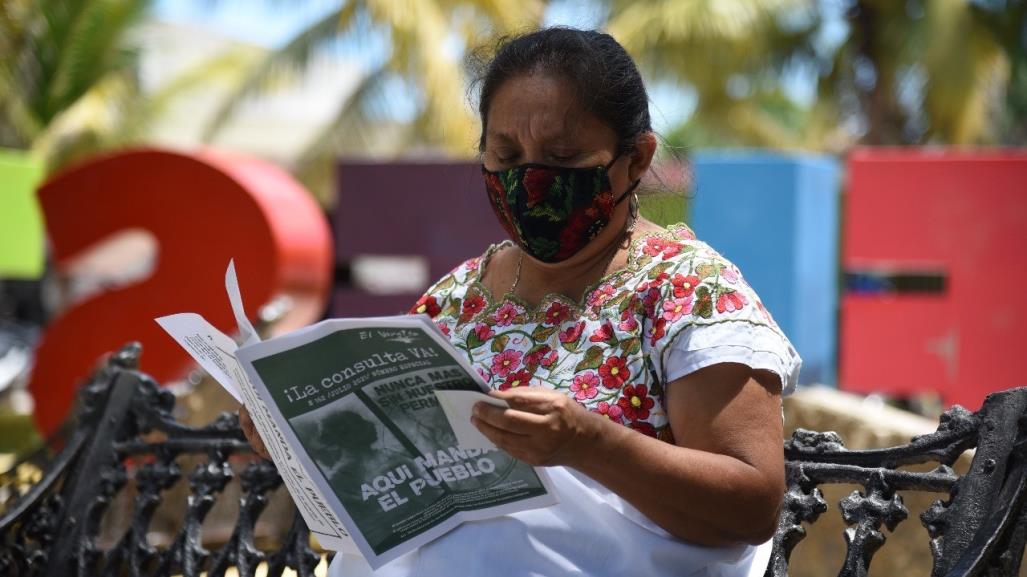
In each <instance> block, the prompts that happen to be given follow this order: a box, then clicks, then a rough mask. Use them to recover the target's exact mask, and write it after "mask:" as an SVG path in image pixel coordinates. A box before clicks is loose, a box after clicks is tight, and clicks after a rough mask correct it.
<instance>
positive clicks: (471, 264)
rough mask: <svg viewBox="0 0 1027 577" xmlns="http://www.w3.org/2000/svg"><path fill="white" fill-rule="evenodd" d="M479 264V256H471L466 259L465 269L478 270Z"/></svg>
mask: <svg viewBox="0 0 1027 577" xmlns="http://www.w3.org/2000/svg"><path fill="white" fill-rule="evenodd" d="M480 264H481V257H478V258H472V259H471V260H469V261H467V270H478V265H480Z"/></svg>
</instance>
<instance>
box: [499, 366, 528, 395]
mask: <svg viewBox="0 0 1027 577" xmlns="http://www.w3.org/2000/svg"><path fill="white" fill-rule="evenodd" d="M530 381H531V372H529V371H515V372H513V373H511V374H510V376H509V377H507V378H506V380H505V381H503V384H501V385H499V390H500V391H505V390H507V389H512V388H514V387H526V386H528V383H529V382H530Z"/></svg>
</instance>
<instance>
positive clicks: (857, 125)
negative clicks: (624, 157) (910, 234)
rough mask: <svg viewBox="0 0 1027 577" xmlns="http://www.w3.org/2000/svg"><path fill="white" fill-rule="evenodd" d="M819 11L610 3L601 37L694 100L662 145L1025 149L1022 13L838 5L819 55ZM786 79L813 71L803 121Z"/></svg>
mask: <svg viewBox="0 0 1027 577" xmlns="http://www.w3.org/2000/svg"><path fill="white" fill-rule="evenodd" d="M828 4H829V3H827V2H824V1H822V0H821V1H817V0H636V1H629V0H611V4H610V5H611V17H610V20H609V25H608V28H609V30H610V31H611V32H612V33H613V34H614V35H615V36H617V37H618V38H619V39H620V40H621V41H622V42H624V43H625V45H626V46H627V47H628V49H629V50H630V51H632V53H633V54H634V55H635V56H636V57H637V58H638V59H639V60H640V61H641V62H642V63H643V66H644V68H645V69H647V70H648V71H649V72H650V75H651V76H656V75H661V74H669V76H670V77H671V78H674V79H675V80H677V81H679V82H681V83H683V84H685V85H687V86H689V87H690V88H692V89H693V90H694V91H695V92H696V94H697V96H698V104H697V107H696V110H695V113H694V114H693V116H692V118H691V119H690V120H689V122H688V123H687V124H686V125H685V126H683V127H681V128H679V129H678V130H677V131H676V132H675V134H673V135H672V141H678V142H681V141H684V142H686V143H696V142H699V143H703V144H714V145H772V146H777V147H799V148H810V149H818V150H828V151H833V152H840V151H842V150H844V149H846V148H847V147H849V146H851V145H852V144H855V143H863V144H927V143H951V144H974V143H989V142H996V141H1005V142H1016V141H1017V138H1019V139H1020V142H1022V141H1023V139H1024V138H1025V137H1027V128H1023V126H1024V125H1025V124H1027V55H1025V51H1027V48H1025V47H1027V17H1025V14H1027V3H1025V2H1024V0H909V1H902V2H897V1H894V0H848V2H846V3H845V5H846V8H845V11H844V14H843V17H844V21H845V23H846V25H847V26H848V31H847V32H846V33H845V35H844V38H843V39H842V41H841V42H839V43H838V44H837V45H836V46H833V47H828V48H824V47H823V46H822V45H821V44H822V42H821V41H820V39H818V31H819V30H821V28H822V26H823V23H824V21H825V19H824V11H825V9H826V6H827V5H828ZM834 5H837V3H834ZM791 65H802V66H806V67H808V68H807V69H812V70H816V71H818V75H819V81H818V87H817V99H816V100H815V102H814V103H813V104H812V105H810V106H808V107H804V106H800V105H798V104H797V103H795V102H792V101H790V100H789V99H788V98H787V97H785V96H784V95H783V93H782V91H781V87H782V76H781V74H782V72H783V71H785V70H787V68H788V66H791Z"/></svg>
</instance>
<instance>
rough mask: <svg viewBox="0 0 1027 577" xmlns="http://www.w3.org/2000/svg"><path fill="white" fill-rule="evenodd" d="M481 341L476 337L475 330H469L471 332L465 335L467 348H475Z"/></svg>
mask: <svg viewBox="0 0 1027 577" xmlns="http://www.w3.org/2000/svg"><path fill="white" fill-rule="evenodd" d="M482 343H483V341H482V340H481V339H480V338H478V333H477V332H476V331H471V334H469V335H467V348H469V349H476V348H478V347H480V346H481V345H482Z"/></svg>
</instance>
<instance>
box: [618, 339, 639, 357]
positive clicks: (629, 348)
mask: <svg viewBox="0 0 1027 577" xmlns="http://www.w3.org/2000/svg"><path fill="white" fill-rule="evenodd" d="M621 348H622V349H623V350H624V353H625V354H627V355H636V354H638V352H639V351H641V350H642V340H641V339H639V338H638V337H631V338H630V339H624V340H623V341H621Z"/></svg>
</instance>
